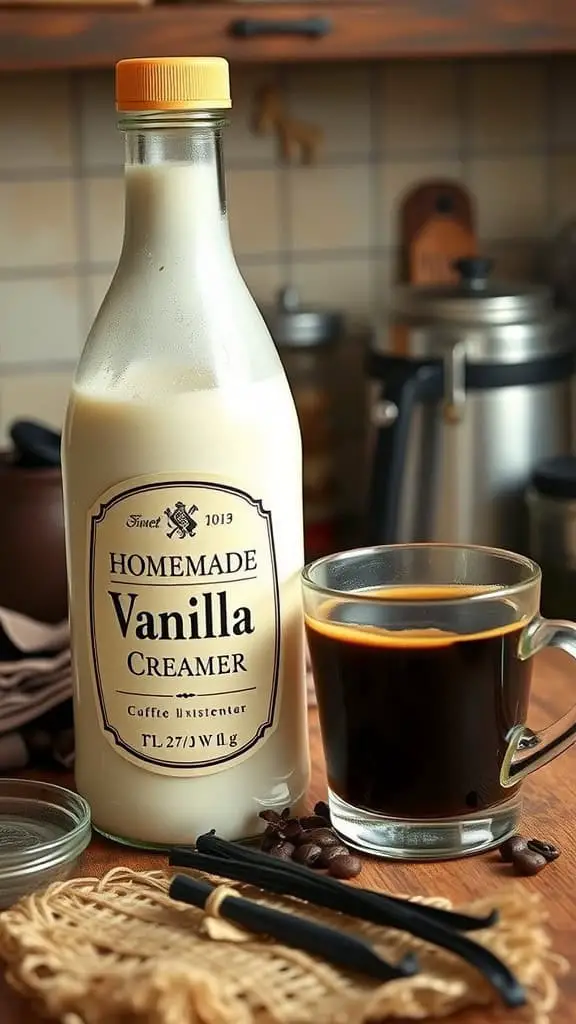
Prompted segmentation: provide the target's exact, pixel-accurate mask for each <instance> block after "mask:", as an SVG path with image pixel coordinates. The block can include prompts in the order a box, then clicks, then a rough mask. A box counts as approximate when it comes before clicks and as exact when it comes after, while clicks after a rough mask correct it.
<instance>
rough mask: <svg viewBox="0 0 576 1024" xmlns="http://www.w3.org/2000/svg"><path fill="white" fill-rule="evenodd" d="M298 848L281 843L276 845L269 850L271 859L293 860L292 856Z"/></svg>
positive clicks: (291, 844)
mask: <svg viewBox="0 0 576 1024" xmlns="http://www.w3.org/2000/svg"><path fill="white" fill-rule="evenodd" d="M295 849H296V847H295V846H294V845H293V843H287V842H281V843H275V844H274V846H271V847H270V849H269V850H268V853H269V854H270V856H271V857H277V858H278V860H292V855H293V853H294V850H295Z"/></svg>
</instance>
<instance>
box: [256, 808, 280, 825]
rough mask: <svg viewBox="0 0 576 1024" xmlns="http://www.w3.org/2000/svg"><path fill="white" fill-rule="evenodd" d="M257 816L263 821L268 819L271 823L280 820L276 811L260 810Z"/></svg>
mask: <svg viewBox="0 0 576 1024" xmlns="http://www.w3.org/2000/svg"><path fill="white" fill-rule="evenodd" d="M258 817H259V818H262V820H263V821H269V822H270V823H272V824H275V823H276V822H279V821H280V815H279V814H278V812H277V811H260V813H259V815H258Z"/></svg>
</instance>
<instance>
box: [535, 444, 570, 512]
mask: <svg viewBox="0 0 576 1024" xmlns="http://www.w3.org/2000/svg"><path fill="white" fill-rule="evenodd" d="M532 486H533V487H534V489H535V490H536V491H538V494H543V495H545V496H546V497H547V498H564V499H566V500H568V501H572V500H574V499H575V498H576V456H574V455H556V456H554V458H551V459H545V460H544V461H543V462H541V463H539V465H538V466H536V469H535V470H534V473H533V475H532Z"/></svg>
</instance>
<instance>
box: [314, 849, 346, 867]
mask: <svg viewBox="0 0 576 1024" xmlns="http://www.w3.org/2000/svg"><path fill="white" fill-rule="evenodd" d="M349 853H350V850H349V849H348V847H347V846H341V845H340V844H339V843H338V845H337V846H325V847H324V848H323V850H322V853H321V855H320V857H319V858H318V860H317V862H316V863H317V866H318V867H319V868H329V867H330V861H332V860H334V858H335V857H347V856H348V854H349Z"/></svg>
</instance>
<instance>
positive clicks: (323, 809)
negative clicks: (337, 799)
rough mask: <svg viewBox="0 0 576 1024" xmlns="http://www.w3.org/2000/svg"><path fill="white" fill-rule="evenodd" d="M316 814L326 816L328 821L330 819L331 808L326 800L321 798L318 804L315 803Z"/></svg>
mask: <svg viewBox="0 0 576 1024" xmlns="http://www.w3.org/2000/svg"><path fill="white" fill-rule="evenodd" d="M314 814H317V815H319V817H320V818H325V819H326V821H328V822H329V821H330V808H329V806H328V804H327V803H326V801H325V800H319V801H318V803H317V804H314Z"/></svg>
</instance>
